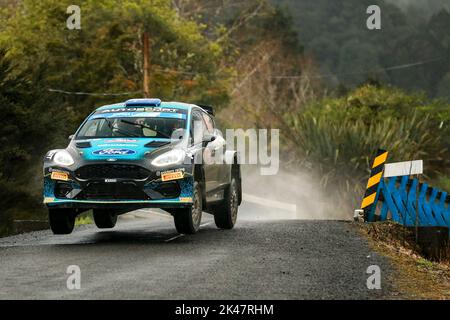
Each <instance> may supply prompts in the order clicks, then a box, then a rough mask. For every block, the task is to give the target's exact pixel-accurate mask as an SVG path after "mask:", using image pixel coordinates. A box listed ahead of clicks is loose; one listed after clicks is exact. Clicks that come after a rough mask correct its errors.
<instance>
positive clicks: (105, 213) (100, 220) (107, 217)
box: [93, 210, 117, 229]
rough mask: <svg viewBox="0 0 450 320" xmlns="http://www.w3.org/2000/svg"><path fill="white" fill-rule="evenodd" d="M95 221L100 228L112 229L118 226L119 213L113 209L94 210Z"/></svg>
mask: <svg viewBox="0 0 450 320" xmlns="http://www.w3.org/2000/svg"><path fill="white" fill-rule="evenodd" d="M93 216H94V222H95V225H96V226H97V227H98V228H100V229H111V228H114V227H115V226H116V223H117V213H116V212H114V211H111V210H94V214H93Z"/></svg>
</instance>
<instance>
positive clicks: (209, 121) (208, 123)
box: [202, 113, 214, 134]
mask: <svg viewBox="0 0 450 320" xmlns="http://www.w3.org/2000/svg"><path fill="white" fill-rule="evenodd" d="M202 115H203V120H204V121H205V125H206V131H207V132H208V133H209V134H213V133H214V121H213V119H211V117H210V116H209V115H207V114H206V113H203V114H202ZM205 133H206V132H205Z"/></svg>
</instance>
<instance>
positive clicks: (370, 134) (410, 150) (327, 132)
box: [289, 112, 443, 209]
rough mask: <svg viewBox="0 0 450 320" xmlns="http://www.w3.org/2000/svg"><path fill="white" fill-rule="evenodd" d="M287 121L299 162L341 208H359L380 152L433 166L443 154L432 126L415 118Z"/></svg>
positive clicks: (303, 115)
mask: <svg viewBox="0 0 450 320" xmlns="http://www.w3.org/2000/svg"><path fill="white" fill-rule="evenodd" d="M289 118H290V119H289V120H290V123H291V126H292V127H291V130H292V131H291V132H292V133H294V136H295V139H294V140H293V141H292V142H293V143H292V146H293V147H294V149H295V151H296V153H297V155H298V158H299V159H304V161H303V162H302V164H303V165H309V167H310V168H312V169H313V170H314V171H315V173H316V174H317V176H318V177H320V183H321V185H322V186H323V188H324V189H325V191H326V192H327V194H328V195H329V196H330V197H333V198H334V199H335V200H336V201H337V203H338V204H339V206H340V207H341V208H346V209H351V208H356V207H357V206H358V205H359V203H358V202H359V201H360V200H361V197H362V195H363V193H364V188H365V184H366V183H367V179H368V176H369V172H370V165H371V161H372V159H373V157H374V154H375V152H376V151H377V149H378V148H384V149H386V150H389V152H390V157H389V161H402V160H411V159H427V160H432V159H434V158H436V157H439V155H440V154H441V153H442V152H443V150H441V149H440V146H441V143H440V142H441V141H440V137H439V136H436V135H433V134H432V133H431V132H430V129H429V128H430V120H429V119H428V118H427V117H424V118H421V117H419V116H418V115H417V114H415V113H413V114H412V115H409V116H406V117H405V118H402V119H396V118H394V117H387V118H385V119H383V120H382V121H374V122H370V123H367V122H364V121H363V120H362V119H357V120H355V119H352V118H344V119H343V120H339V121H336V119H333V118H331V117H327V116H323V115H320V114H319V115H314V114H312V113H308V112H303V113H299V114H296V115H290V116H289Z"/></svg>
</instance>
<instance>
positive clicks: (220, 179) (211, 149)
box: [202, 113, 228, 188]
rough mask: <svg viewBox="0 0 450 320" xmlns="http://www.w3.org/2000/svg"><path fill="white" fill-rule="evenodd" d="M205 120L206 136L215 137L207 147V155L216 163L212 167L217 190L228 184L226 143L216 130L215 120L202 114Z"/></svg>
mask: <svg viewBox="0 0 450 320" xmlns="http://www.w3.org/2000/svg"><path fill="white" fill-rule="evenodd" d="M202 116H203V120H204V121H205V125H206V132H205V133H206V134H208V135H212V136H214V137H215V139H214V141H212V142H210V143H209V144H208V146H207V150H205V154H207V155H208V156H209V157H211V159H212V160H213V161H214V162H213V163H212V164H211V166H212V169H211V170H212V171H213V172H214V175H215V181H216V188H218V187H222V186H223V185H224V184H226V183H228V173H227V166H226V165H225V159H224V156H225V150H226V141H225V139H224V138H223V137H222V135H221V134H220V132H219V131H218V130H217V129H216V127H215V123H214V120H213V119H212V117H211V116H210V115H209V114H207V113H202Z"/></svg>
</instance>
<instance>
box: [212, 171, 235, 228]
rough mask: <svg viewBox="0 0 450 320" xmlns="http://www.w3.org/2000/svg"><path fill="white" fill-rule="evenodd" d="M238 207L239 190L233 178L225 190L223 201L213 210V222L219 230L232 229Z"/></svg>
mask: <svg viewBox="0 0 450 320" xmlns="http://www.w3.org/2000/svg"><path fill="white" fill-rule="evenodd" d="M238 207H239V188H238V184H237V182H236V179H235V178H232V179H231V183H230V185H229V186H228V187H227V188H226V190H225V199H224V200H223V202H222V203H221V204H220V205H218V206H216V207H215V208H214V222H215V223H216V226H217V227H218V228H220V229H233V227H234V225H235V224H236V220H237V214H238Z"/></svg>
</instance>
